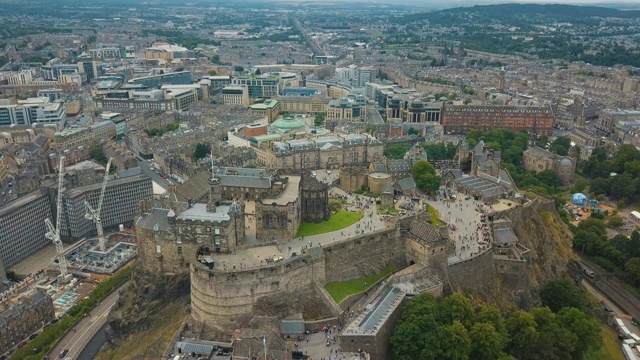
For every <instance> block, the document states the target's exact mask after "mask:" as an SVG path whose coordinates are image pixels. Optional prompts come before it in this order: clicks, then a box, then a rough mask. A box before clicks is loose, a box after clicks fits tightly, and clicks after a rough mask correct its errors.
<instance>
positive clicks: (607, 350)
mask: <svg viewBox="0 0 640 360" xmlns="http://www.w3.org/2000/svg"><path fill="white" fill-rule="evenodd" d="M602 340H603V342H604V345H603V346H602V347H601V348H600V349H599V350H597V351H594V350H591V351H589V352H587V353H586V354H585V355H584V360H624V359H625V358H624V354H622V349H621V345H620V340H618V336H617V335H616V333H615V331H613V329H611V328H610V327H609V326H607V325H602Z"/></svg>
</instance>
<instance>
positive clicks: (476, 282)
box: [448, 250, 496, 288]
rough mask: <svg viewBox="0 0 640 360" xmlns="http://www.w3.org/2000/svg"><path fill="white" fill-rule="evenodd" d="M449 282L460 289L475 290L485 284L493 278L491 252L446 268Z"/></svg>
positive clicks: (493, 270) (493, 269)
mask: <svg viewBox="0 0 640 360" xmlns="http://www.w3.org/2000/svg"><path fill="white" fill-rule="evenodd" d="M448 273H449V274H448V275H449V282H450V283H451V285H452V286H453V287H454V288H455V287H460V288H477V287H479V286H482V285H485V284H487V283H488V282H489V281H490V280H491V279H493V277H494V276H495V273H496V272H495V268H494V266H493V252H492V251H491V250H488V251H485V252H484V253H482V254H480V255H476V256H474V257H472V258H470V259H468V260H464V261H461V262H459V263H456V264H454V265H450V266H449V267H448Z"/></svg>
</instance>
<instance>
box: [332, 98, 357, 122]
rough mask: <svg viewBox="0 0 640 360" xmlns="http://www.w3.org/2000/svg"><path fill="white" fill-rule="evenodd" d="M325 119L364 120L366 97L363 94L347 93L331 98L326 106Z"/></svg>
mask: <svg viewBox="0 0 640 360" xmlns="http://www.w3.org/2000/svg"><path fill="white" fill-rule="evenodd" d="M327 120H346V121H356V122H363V121H366V120H367V99H366V98H365V97H364V95H348V96H345V97H343V98H341V99H340V100H331V101H330V102H329V105H328V106H327Z"/></svg>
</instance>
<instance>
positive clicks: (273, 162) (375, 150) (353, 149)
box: [256, 134, 384, 171]
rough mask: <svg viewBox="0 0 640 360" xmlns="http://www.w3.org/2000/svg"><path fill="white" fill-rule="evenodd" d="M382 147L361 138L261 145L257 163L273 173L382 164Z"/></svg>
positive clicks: (322, 138)
mask: <svg viewBox="0 0 640 360" xmlns="http://www.w3.org/2000/svg"><path fill="white" fill-rule="evenodd" d="M383 151H384V144H383V143H382V142H381V141H379V140H378V139H376V138H374V137H371V136H368V135H361V134H336V135H325V136H318V137H315V138H304V139H295V140H286V141H274V142H273V143H271V144H265V145H262V146H261V147H260V148H259V149H256V152H259V154H258V159H259V161H260V162H261V163H262V164H261V165H264V166H267V167H269V168H273V169H290V170H298V171H299V170H302V169H337V168H339V167H341V166H354V165H365V164H369V163H370V162H372V161H382V159H383V154H382V153H383Z"/></svg>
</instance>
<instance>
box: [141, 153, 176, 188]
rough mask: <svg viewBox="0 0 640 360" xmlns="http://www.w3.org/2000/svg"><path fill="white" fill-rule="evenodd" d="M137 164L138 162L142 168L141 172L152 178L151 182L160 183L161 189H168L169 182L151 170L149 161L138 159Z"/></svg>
mask: <svg viewBox="0 0 640 360" xmlns="http://www.w3.org/2000/svg"><path fill="white" fill-rule="evenodd" d="M138 164H140V168H141V169H142V172H143V173H145V174H147V175H148V176H149V177H150V178H151V180H153V182H155V183H156V184H158V185H160V186H161V187H162V188H163V189H165V190H167V191H168V190H169V182H168V181H167V180H165V179H163V178H162V176H160V175H158V174H156V173H155V172H153V170H151V168H150V166H151V162H150V161H146V160H140V159H138Z"/></svg>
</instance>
